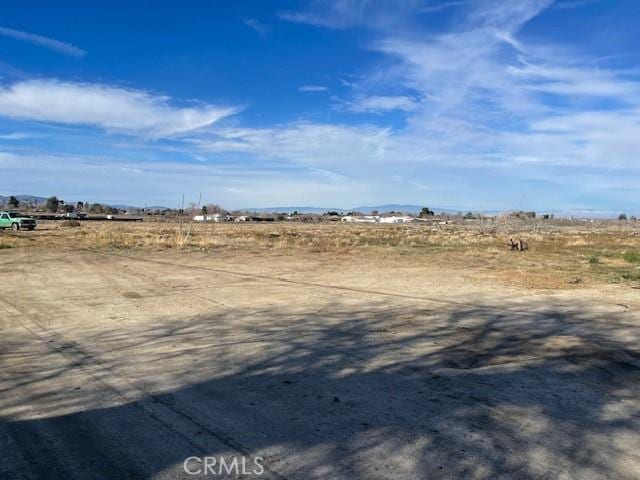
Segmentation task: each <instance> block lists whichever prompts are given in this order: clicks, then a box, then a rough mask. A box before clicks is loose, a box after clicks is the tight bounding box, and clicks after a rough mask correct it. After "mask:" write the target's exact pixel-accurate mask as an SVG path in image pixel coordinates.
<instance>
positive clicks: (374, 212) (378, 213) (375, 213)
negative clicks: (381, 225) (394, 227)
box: [371, 210, 380, 215]
mask: <svg viewBox="0 0 640 480" xmlns="http://www.w3.org/2000/svg"><path fill="white" fill-rule="evenodd" d="M371 215H380V212H379V211H378V210H372V211H371Z"/></svg>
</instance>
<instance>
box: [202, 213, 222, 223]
mask: <svg viewBox="0 0 640 480" xmlns="http://www.w3.org/2000/svg"><path fill="white" fill-rule="evenodd" d="M230 220H231V217H230V216H229V215H224V214H222V213H213V214H211V215H196V216H194V217H193V221H194V222H214V223H219V222H228V221H230Z"/></svg>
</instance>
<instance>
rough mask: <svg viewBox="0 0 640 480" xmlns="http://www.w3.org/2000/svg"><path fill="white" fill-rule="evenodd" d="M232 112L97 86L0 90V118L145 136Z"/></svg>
mask: <svg viewBox="0 0 640 480" xmlns="http://www.w3.org/2000/svg"><path fill="white" fill-rule="evenodd" d="M238 111H239V109H238V108H236V107H216V106H211V105H202V106H198V107H186V108H184V107H182V108H181V107H175V106H172V105H171V102H170V99H169V98H167V97H163V96H154V95H152V94H150V93H148V92H145V91H141V90H131V89H124V88H120V87H114V86H109V85H103V84H88V83H72V82H62V81H59V80H27V81H23V82H17V83H14V84H12V85H7V86H0V116H4V117H9V118H15V119H25V120H37V121H43V122H53V123H63V124H73V125H90V126H95V127H99V128H103V129H106V130H114V131H118V132H122V133H128V134H136V135H145V136H149V137H167V136H172V135H177V134H182V133H185V132H189V131H193V130H197V129H199V128H202V127H205V126H208V125H211V124H213V123H215V122H217V121H218V120H220V119H222V118H224V117H226V116H229V115H233V114H234V113H237V112H238Z"/></svg>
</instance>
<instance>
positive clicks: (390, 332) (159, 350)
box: [0, 304, 640, 479]
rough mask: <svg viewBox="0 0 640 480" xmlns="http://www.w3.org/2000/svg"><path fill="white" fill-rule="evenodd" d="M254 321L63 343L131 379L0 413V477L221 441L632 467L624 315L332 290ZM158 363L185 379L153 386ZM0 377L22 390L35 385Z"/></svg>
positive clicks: (478, 471)
mask: <svg viewBox="0 0 640 480" xmlns="http://www.w3.org/2000/svg"><path fill="white" fill-rule="evenodd" d="M249 318H250V321H249V320H247V315H246V313H242V312H238V311H236V310H228V311H219V312H216V313H215V314H212V315H208V316H204V317H198V318H195V319H180V320H175V319H161V320H159V321H158V322H157V324H156V325H155V326H153V327H149V326H147V327H146V328H138V329H136V328H133V327H132V328H127V329H121V330H118V329H114V330H111V331H108V332H103V333H100V334H98V335H95V336H93V337H90V338H83V339H82V341H79V342H77V343H75V344H73V345H71V346H69V347H68V348H67V349H66V351H65V352H64V353H65V354H66V355H68V356H69V359H70V360H72V362H71V364H72V365H73V366H78V365H83V366H84V367H86V368H87V369H92V368H93V369H98V370H100V369H102V371H105V370H106V371H107V372H108V373H111V374H112V375H113V381H114V385H115V384H116V383H117V381H119V379H122V378H124V379H126V380H127V382H129V384H134V385H137V386H138V388H139V391H140V392H142V393H143V394H142V395H139V396H138V397H137V398H136V399H135V400H131V399H130V398H127V397H124V398H122V397H119V396H118V391H119V390H118V388H117V387H114V390H113V392H111V393H112V394H113V396H114V398H113V402H111V403H114V404H116V406H110V407H107V408H89V409H80V408H78V411H74V412H73V413H67V414H63V415H49V416H47V417H46V418H35V419H29V420H12V419H10V418H4V419H2V423H1V424H0V448H1V449H2V457H3V460H2V462H3V465H2V466H1V467H0V476H2V477H3V478H48V479H55V478H60V479H71V478H83V479H84V478H92V479H93V478H105V479H114V478H165V477H166V478H180V477H181V476H184V477H187V475H186V474H185V473H184V471H183V467H182V465H183V461H184V460H185V459H186V458H187V457H190V456H201V457H202V456H226V457H231V456H233V455H247V456H256V455H258V456H262V457H264V459H265V460H264V466H265V468H266V471H265V473H264V475H262V478H300V479H306V478H356V479H359V478H362V479H366V478H474V479H475V478H487V479H488V478H522V479H534V478H536V479H537V478H559V477H564V478H576V479H578V478H580V479H582V478H630V479H631V478H638V477H639V476H640V454H639V453H637V452H640V448H639V447H640V433H639V432H640V400H638V399H640V354H639V353H638V351H637V350H636V344H634V340H637V337H638V328H637V327H634V326H633V325H628V324H625V323H624V317H622V316H620V317H619V318H618V317H616V315H615V314H610V315H609V317H608V318H607V320H609V321H606V322H603V321H602V320H603V319H602V318H600V317H597V316H596V315H594V314H593V313H590V312H587V311H582V310H575V309H574V310H570V309H567V308H563V309H560V308H549V307H544V306H542V305H538V306H536V308H532V311H531V313H530V314H526V313H522V312H510V311H508V310H506V311H505V313H502V314H500V313H497V312H496V310H495V308H482V307H468V308H454V309H452V310H448V311H438V310H429V309H425V308H424V307H420V306H415V305H414V306H406V305H405V306H393V305H385V304H375V305H369V306H367V307H366V308H363V307H358V308H355V307H353V306H345V305H339V304H334V305H329V306H327V307H326V309H324V310H323V311H321V312H317V311H316V312H292V311H291V310H289V311H284V310H279V309H266V310H265V309H262V310H256V311H254V312H252V313H251V316H250V317H249ZM24 341H25V342H26V341H27V340H26V339H25V340H24ZM98 345H99V346H101V347H100V348H102V350H103V351H108V352H110V353H111V356H110V357H109V360H104V359H103V360H100V359H99V357H100V356H99V355H97V354H96V353H95V350H96V349H95V348H94V347H92V346H98ZM169 347H172V348H169ZM118 349H121V350H118ZM189 362H192V363H189ZM131 363H136V364H138V365H141V366H145V367H147V368H146V369H145V370H144V371H147V372H156V373H155V374H154V373H148V374H146V375H147V376H146V377H144V376H142V377H136V376H135V375H133V374H130V373H127V372H130V371H131V370H130V369H129V367H130V365H129V364H131ZM187 364H192V365H193V367H191V368H190V369H187V368H185V365H187ZM70 368H72V367H70ZM161 373H162V375H168V376H169V377H171V378H176V379H180V378H182V381H181V382H179V383H180V385H179V386H178V387H176V388H171V389H170V390H166V389H163V388H162V386H161V385H159V383H160V380H159V378H160V376H161V375H160V374H161ZM156 374H157V375H158V377H157V378H156V377H155V375H156ZM41 375H42V379H41V380H42V381H45V382H46V381H48V380H51V379H55V378H56V376H57V372H56V374H55V375H54V374H52V375H51V377H47V372H41ZM134 377H135V378H134ZM163 378H164V377H163ZM101 381H102V380H101ZM106 382H107V383H106V385H102V387H104V390H105V391H107V392H108V391H109V388H110V387H109V381H108V380H107V381H106ZM8 383H9V384H10V385H13V386H12V387H11V388H13V389H14V390H15V392H14V393H16V392H18V394H16V400H15V401H16V402H20V401H24V402H26V403H28V402H29V401H32V400H33V401H37V400H39V399H28V398H21V397H20V395H19V389H20V388H22V387H23V386H24V379H21V380H20V379H15V378H14V379H13V383H12V382H8ZM11 388H8V389H6V388H5V389H4V390H3V395H11V393H12V392H11ZM51 388H54V386H52V387H51ZM61 395H62V396H64V395H69V396H71V395H75V396H78V395H82V393H80V392H69V393H68V394H67V393H64V392H63V393H61ZM40 400H41V399H40ZM50 401H54V400H50ZM220 476H221V475H217V477H220ZM211 477H213V475H209V478H211ZM247 477H252V475H247ZM253 477H255V475H253Z"/></svg>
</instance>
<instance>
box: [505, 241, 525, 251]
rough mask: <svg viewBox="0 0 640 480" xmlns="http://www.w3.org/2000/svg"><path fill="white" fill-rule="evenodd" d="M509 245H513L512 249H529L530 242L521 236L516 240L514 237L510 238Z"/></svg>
mask: <svg viewBox="0 0 640 480" xmlns="http://www.w3.org/2000/svg"><path fill="white" fill-rule="evenodd" d="M509 247H511V250H517V251H518V252H524V251H525V250H529V244H528V243H527V242H525V241H524V240H522V239H521V238H519V239H518V240H517V241H516V242H514V241H513V238H510V239H509Z"/></svg>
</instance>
